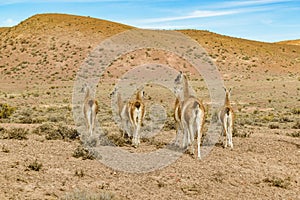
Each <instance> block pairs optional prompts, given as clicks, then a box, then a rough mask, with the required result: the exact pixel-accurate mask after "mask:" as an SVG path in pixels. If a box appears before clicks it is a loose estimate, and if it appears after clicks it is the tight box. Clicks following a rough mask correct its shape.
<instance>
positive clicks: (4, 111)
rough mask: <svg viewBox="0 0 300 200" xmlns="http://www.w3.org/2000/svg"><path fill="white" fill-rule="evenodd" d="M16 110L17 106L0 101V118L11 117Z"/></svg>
mask: <svg viewBox="0 0 300 200" xmlns="http://www.w3.org/2000/svg"><path fill="white" fill-rule="evenodd" d="M15 110H16V108H15V107H12V106H10V105H8V104H6V103H0V119H6V118H9V117H10V116H11V115H12V114H13V113H14V111H15Z"/></svg>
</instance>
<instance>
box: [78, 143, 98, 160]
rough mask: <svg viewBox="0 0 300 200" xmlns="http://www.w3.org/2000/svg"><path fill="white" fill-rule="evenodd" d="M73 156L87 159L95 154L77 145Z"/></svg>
mask: <svg viewBox="0 0 300 200" xmlns="http://www.w3.org/2000/svg"><path fill="white" fill-rule="evenodd" d="M73 157H75V158H82V159H83V160H86V159H89V160H94V159H95V155H94V154H93V153H91V152H90V151H89V150H88V149H86V148H84V147H83V146H82V145H79V146H78V147H77V148H76V149H75V151H74V153H73Z"/></svg>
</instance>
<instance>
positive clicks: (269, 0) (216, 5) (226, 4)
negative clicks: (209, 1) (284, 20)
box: [212, 0, 293, 8]
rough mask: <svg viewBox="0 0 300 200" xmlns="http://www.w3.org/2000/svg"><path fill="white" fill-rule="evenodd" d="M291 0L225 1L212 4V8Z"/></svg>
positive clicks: (257, 4)
mask: <svg viewBox="0 0 300 200" xmlns="http://www.w3.org/2000/svg"><path fill="white" fill-rule="evenodd" d="M291 1H293V0H248V1H245V0H244V1H225V2H222V3H218V4H214V5H212V7H214V8H233V7H247V6H260V5H267V4H273V3H285V2H291Z"/></svg>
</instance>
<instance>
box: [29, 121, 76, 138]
mask: <svg viewBox="0 0 300 200" xmlns="http://www.w3.org/2000/svg"><path fill="white" fill-rule="evenodd" d="M32 133H34V134H38V135H45V138H46V139H47V140H68V139H70V140H75V139H77V138H78V137H79V133H78V132H77V130H76V129H73V128H69V127H68V126H66V125H63V124H55V123H44V124H42V125H40V126H38V127H37V128H35V129H34V130H33V131H32Z"/></svg>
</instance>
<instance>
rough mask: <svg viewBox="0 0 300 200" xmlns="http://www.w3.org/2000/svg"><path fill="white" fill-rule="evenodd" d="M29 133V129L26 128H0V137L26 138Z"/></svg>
mask: <svg viewBox="0 0 300 200" xmlns="http://www.w3.org/2000/svg"><path fill="white" fill-rule="evenodd" d="M28 133H29V130H28V129H25V128H10V129H5V128H2V127H1V128H0V139H15V140H25V139H27V135H28Z"/></svg>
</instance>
